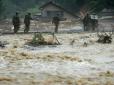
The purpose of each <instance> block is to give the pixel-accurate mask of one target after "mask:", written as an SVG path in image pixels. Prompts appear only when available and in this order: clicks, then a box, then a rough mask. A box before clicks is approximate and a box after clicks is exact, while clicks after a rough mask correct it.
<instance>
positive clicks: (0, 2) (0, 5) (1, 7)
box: [0, 0, 3, 17]
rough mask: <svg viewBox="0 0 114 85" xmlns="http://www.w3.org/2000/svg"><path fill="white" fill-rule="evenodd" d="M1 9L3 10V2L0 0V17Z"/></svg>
mask: <svg viewBox="0 0 114 85" xmlns="http://www.w3.org/2000/svg"><path fill="white" fill-rule="evenodd" d="M2 11H3V3H2V0H0V17H1V14H2Z"/></svg>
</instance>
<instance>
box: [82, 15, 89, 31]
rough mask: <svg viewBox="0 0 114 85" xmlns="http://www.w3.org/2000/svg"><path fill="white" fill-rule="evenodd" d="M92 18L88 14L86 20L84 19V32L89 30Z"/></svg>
mask: <svg viewBox="0 0 114 85" xmlns="http://www.w3.org/2000/svg"><path fill="white" fill-rule="evenodd" d="M90 20H91V18H90V16H89V14H87V15H86V16H85V17H84V19H83V25H84V31H88V30H89V24H90Z"/></svg>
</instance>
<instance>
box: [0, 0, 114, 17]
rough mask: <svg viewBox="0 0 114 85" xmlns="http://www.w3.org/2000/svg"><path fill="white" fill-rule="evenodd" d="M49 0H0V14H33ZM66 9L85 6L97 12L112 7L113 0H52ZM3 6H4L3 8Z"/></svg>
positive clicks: (5, 15)
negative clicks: (17, 12)
mask: <svg viewBox="0 0 114 85" xmlns="http://www.w3.org/2000/svg"><path fill="white" fill-rule="evenodd" d="M47 1H49V0H0V14H1V13H2V16H4V17H9V16H12V15H13V14H14V13H15V12H16V11H19V12H20V14H22V16H23V15H24V14H25V12H31V13H33V14H35V13H36V12H39V9H38V8H39V6H40V5H42V4H44V3H46V2H47ZM53 1H55V2H57V3H59V4H61V5H62V6H63V7H65V8H67V9H68V10H72V11H73V12H75V11H77V10H80V9H81V8H82V7H86V9H89V10H90V11H92V12H99V11H101V10H102V9H103V8H113V9H114V0H53ZM3 6H4V8H3Z"/></svg>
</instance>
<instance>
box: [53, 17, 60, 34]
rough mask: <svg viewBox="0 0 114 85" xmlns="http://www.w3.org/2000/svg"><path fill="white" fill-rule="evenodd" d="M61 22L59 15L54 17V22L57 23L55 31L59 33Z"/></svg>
mask: <svg viewBox="0 0 114 85" xmlns="http://www.w3.org/2000/svg"><path fill="white" fill-rule="evenodd" d="M59 22H60V19H59V17H58V16H55V17H53V20H52V24H54V25H55V33H58V26H59Z"/></svg>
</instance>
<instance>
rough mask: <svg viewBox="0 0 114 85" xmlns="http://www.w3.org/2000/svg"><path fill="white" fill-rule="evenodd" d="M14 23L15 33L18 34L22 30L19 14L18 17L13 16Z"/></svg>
mask: <svg viewBox="0 0 114 85" xmlns="http://www.w3.org/2000/svg"><path fill="white" fill-rule="evenodd" d="M12 23H13V25H14V33H17V32H18V30H19V28H20V18H19V14H18V13H17V12H16V15H14V16H13V19H12Z"/></svg>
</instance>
